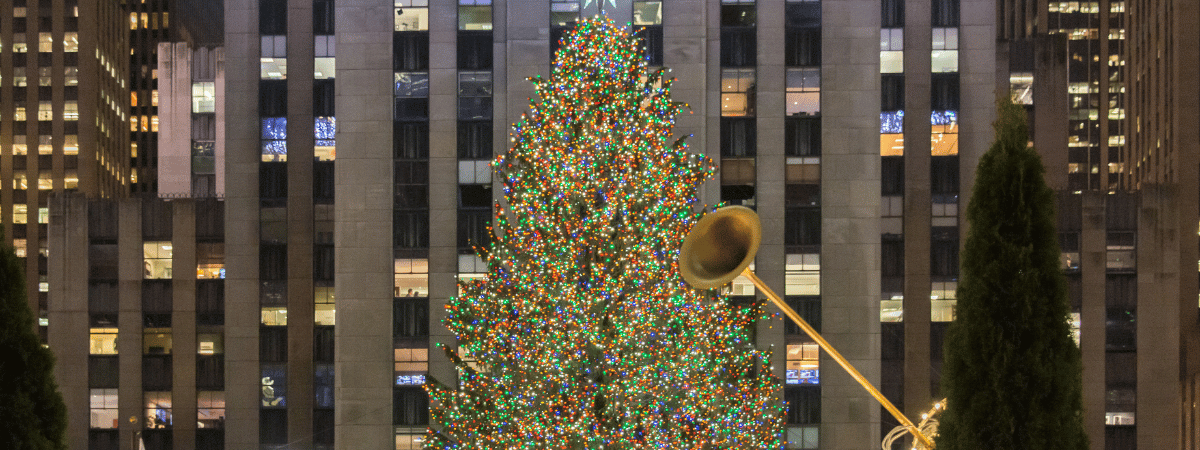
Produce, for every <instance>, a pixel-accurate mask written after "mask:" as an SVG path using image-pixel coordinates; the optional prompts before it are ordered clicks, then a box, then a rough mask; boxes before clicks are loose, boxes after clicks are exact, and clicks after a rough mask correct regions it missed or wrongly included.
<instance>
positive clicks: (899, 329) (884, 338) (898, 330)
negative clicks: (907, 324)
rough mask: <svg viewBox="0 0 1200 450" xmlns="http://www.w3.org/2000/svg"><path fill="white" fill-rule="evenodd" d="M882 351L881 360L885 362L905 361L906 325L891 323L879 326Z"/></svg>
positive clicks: (880, 352) (880, 353)
mask: <svg viewBox="0 0 1200 450" xmlns="http://www.w3.org/2000/svg"><path fill="white" fill-rule="evenodd" d="M879 334H880V336H879V337H880V344H881V347H880V351H879V359H881V360H885V361H897V360H899V361H903V360H904V323H903V322H899V323H898V322H890V323H881V324H879Z"/></svg>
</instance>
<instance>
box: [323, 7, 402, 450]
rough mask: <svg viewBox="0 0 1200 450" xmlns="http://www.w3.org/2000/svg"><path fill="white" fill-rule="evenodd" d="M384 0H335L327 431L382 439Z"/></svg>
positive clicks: (387, 60) (386, 161)
mask: <svg viewBox="0 0 1200 450" xmlns="http://www.w3.org/2000/svg"><path fill="white" fill-rule="evenodd" d="M393 15H395V10H394V9H393V6H392V2H389V1H380V0H345V1H339V2H337V6H336V11H335V16H336V20H337V24H336V28H337V30H338V33H337V49H338V55H339V56H338V61H337V63H338V68H337V72H338V73H337V81H336V83H337V87H338V88H337V98H336V108H337V111H338V148H339V151H338V159H337V163H335V165H334V170H335V176H334V179H335V180H336V182H337V185H336V189H335V198H334V243H335V244H334V245H335V249H334V252H335V253H334V254H335V258H336V267H337V273H336V276H335V282H334V296H335V298H336V299H337V326H336V327H335V328H334V330H335V331H334V335H335V340H334V342H335V345H336V349H335V355H336V359H335V369H334V370H335V373H334V401H335V413H334V414H335V418H334V421H335V426H336V429H335V436H334V442H335V445H336V447H337V448H339V449H367V448H370V449H382V448H392V447H394V446H395V444H394V443H393V432H392V383H391V378H392V358H393V357H392V339H391V336H392V298H393V297H392V284H393V279H392V276H393V275H392V272H393V268H392V190H393V187H392V175H393V174H392V170H393V169H392V166H393V164H392V135H391V132H390V131H389V130H391V129H392V98H393V94H392V27H393V23H392V21H393V19H392V16H393Z"/></svg>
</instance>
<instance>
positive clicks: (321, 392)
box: [313, 329, 334, 434]
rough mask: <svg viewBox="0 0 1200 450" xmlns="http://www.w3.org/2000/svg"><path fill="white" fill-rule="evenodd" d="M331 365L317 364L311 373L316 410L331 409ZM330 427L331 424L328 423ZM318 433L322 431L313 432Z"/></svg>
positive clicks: (332, 374) (329, 431) (332, 375)
mask: <svg viewBox="0 0 1200 450" xmlns="http://www.w3.org/2000/svg"><path fill="white" fill-rule="evenodd" d="M329 331H330V333H329V334H330V344H331V345H332V343H333V341H332V337H333V336H332V335H333V333H332V331H333V330H332V329H330V330H329ZM333 377H334V373H333V364H317V365H316V367H315V370H314V373H313V396H314V397H315V398H314V399H313V400H314V402H313V406H314V407H316V408H322V409H328V408H333ZM330 425H332V423H330ZM314 431H317V432H318V433H320V432H322V430H314ZM328 433H329V434H333V430H332V429H330V430H328Z"/></svg>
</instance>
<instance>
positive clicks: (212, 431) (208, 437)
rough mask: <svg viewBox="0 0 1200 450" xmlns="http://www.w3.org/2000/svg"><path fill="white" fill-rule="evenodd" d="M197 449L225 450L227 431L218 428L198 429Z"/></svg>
mask: <svg viewBox="0 0 1200 450" xmlns="http://www.w3.org/2000/svg"><path fill="white" fill-rule="evenodd" d="M196 448H198V449H204V450H225V430H222V429H218V428H200V429H197V430H196Z"/></svg>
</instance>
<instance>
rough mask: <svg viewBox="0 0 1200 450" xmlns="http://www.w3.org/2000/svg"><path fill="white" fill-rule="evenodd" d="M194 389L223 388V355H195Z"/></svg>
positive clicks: (213, 389)
mask: <svg viewBox="0 0 1200 450" xmlns="http://www.w3.org/2000/svg"><path fill="white" fill-rule="evenodd" d="M196 389H199V390H204V391H223V390H225V355H196Z"/></svg>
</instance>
